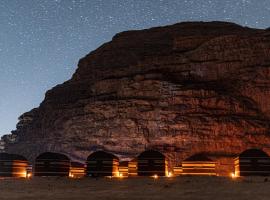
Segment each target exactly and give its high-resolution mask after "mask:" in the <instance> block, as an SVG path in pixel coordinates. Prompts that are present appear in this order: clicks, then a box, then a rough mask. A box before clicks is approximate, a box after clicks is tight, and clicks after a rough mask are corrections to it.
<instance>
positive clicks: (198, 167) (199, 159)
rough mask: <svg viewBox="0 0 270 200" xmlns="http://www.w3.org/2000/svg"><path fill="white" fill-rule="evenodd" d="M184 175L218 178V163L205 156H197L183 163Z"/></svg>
mask: <svg viewBox="0 0 270 200" xmlns="http://www.w3.org/2000/svg"><path fill="white" fill-rule="evenodd" d="M182 170H183V172H182V175H208V176H216V163H215V162H214V161H213V160H211V159H210V158H208V157H207V156H206V155H204V154H195V155H193V156H191V157H189V158H187V159H185V160H184V161H183V162H182Z"/></svg>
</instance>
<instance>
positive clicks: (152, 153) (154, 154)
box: [138, 150, 165, 159]
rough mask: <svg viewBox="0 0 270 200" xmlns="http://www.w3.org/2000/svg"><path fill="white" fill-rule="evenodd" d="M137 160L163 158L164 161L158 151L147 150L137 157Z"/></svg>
mask: <svg viewBox="0 0 270 200" xmlns="http://www.w3.org/2000/svg"><path fill="white" fill-rule="evenodd" d="M138 158H139V159H142V158H163V159H165V156H164V155H163V154H162V153H160V152H159V151H155V150H148V151H144V152H142V153H141V154H140V155H139V156H138Z"/></svg>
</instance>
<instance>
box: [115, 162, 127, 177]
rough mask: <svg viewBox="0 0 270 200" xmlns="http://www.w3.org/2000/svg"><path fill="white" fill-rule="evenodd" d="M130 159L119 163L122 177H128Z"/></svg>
mask: <svg viewBox="0 0 270 200" xmlns="http://www.w3.org/2000/svg"><path fill="white" fill-rule="evenodd" d="M128 163H129V162H128V161H122V162H120V163H119V168H118V169H119V176H120V177H128V176H129V174H128Z"/></svg>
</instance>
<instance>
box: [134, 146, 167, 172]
mask: <svg viewBox="0 0 270 200" xmlns="http://www.w3.org/2000/svg"><path fill="white" fill-rule="evenodd" d="M137 161H138V176H154V175H157V176H166V175H167V174H166V173H167V160H166V157H165V156H164V155H163V154H162V153H160V152H158V151H154V150H149V151H145V152H143V153H141V154H140V155H139V156H138V158H137Z"/></svg>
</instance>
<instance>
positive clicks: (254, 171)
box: [234, 149, 270, 176]
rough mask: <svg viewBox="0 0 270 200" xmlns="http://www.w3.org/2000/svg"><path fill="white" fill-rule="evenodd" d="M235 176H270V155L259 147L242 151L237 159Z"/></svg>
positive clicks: (235, 161)
mask: <svg viewBox="0 0 270 200" xmlns="http://www.w3.org/2000/svg"><path fill="white" fill-rule="evenodd" d="M234 164H235V176H269V175H270V157H269V156H268V154H267V153H265V152H264V151H262V150H259V149H249V150H246V151H244V152H242V153H241V154H240V155H239V156H238V157H237V158H236V159H235V160H234Z"/></svg>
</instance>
